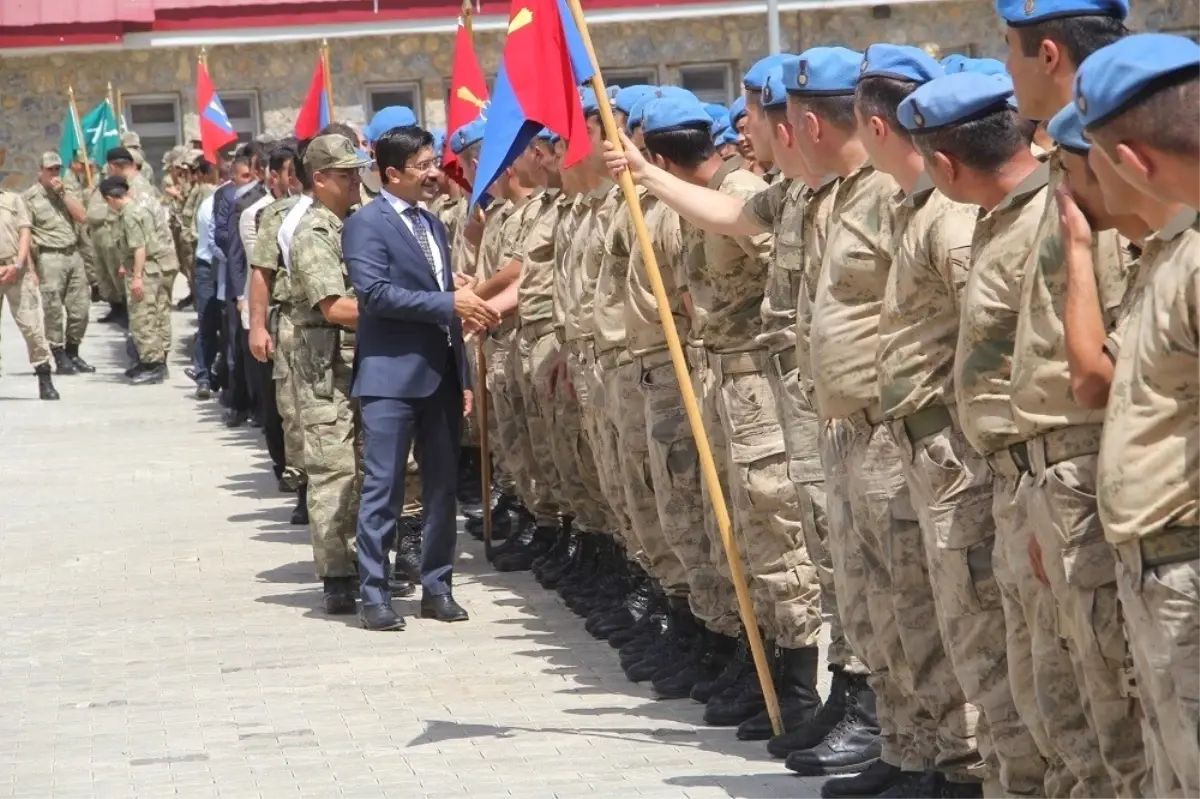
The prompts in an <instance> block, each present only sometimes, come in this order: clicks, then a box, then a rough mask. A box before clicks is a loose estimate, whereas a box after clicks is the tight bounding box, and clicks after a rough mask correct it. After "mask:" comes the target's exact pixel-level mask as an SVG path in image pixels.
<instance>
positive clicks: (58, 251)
mask: <svg viewBox="0 0 1200 799" xmlns="http://www.w3.org/2000/svg"><path fill="white" fill-rule="evenodd" d="M38 252H39V253H50V254H51V255H74V254H75V253H77V252H79V247H78V246H77V245H75V244H72V245H70V246H67V247H38Z"/></svg>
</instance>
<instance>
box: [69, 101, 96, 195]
mask: <svg viewBox="0 0 1200 799" xmlns="http://www.w3.org/2000/svg"><path fill="white" fill-rule="evenodd" d="M67 101H68V102H69V103H70V105H71V124H72V125H74V126H75V141H77V142H79V157H80V158H81V159H82V160H83V172H84V174H85V175H87V182H88V188H89V189H90V188H92V187H93V186H95V185H96V181H95V179H94V178H93V177H92V159H91V158H89V157H88V149H87V144H88V143H87V140H86V139H84V138H83V125H81V124H80V122H79V106H77V105H76V104H75V87H74V86H68V87H67Z"/></svg>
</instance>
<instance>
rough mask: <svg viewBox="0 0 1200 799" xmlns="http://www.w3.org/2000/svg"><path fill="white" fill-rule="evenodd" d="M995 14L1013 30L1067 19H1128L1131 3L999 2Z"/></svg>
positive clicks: (1124, 0)
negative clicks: (1051, 20)
mask: <svg viewBox="0 0 1200 799" xmlns="http://www.w3.org/2000/svg"><path fill="white" fill-rule="evenodd" d="M996 13H997V14H999V15H1000V17H1001V18H1002V19H1003V20H1004V21H1005V22H1007V23H1008V24H1009V25H1011V26H1012V27H1014V28H1019V27H1022V26H1024V25H1036V24H1038V23H1039V22H1045V21H1046V20H1050V19H1062V18H1064V17H1115V18H1116V19H1125V17H1127V16H1129V0H996Z"/></svg>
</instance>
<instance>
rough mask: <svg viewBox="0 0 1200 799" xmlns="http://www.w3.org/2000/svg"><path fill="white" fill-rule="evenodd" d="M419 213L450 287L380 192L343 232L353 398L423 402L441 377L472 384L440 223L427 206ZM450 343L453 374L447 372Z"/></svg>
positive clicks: (448, 256) (355, 214)
mask: <svg viewBox="0 0 1200 799" xmlns="http://www.w3.org/2000/svg"><path fill="white" fill-rule="evenodd" d="M421 214H422V216H423V218H424V220H425V225H426V227H427V228H428V229H429V230H431V231H432V232H433V244H434V246H436V247H438V248H440V249H441V253H442V264H443V265H444V268H443V272H444V274H443V283H444V285H445V286H446V287H447V289H448V290H445V291H443V290H442V289H441V288H440V287H439V286H438V284H437V281H436V280H435V279H434V277H433V270H432V269H431V268H430V266H429V261H428V260H427V259H426V258H425V254H424V253H423V252H422V251H421V245H420V244H418V243H417V239H416V237H415V236H413V234H412V233H410V232H409V230H408V226H407V225H405V224H404V222H403V221H402V220H401V219H400V216H399V215H398V214H397V213H396V211H395V209H393V208H392V207H391V206H390V205H389V204H388V201H387V199H386V198H385V197H384V196H383V195H380V196H379V197H377V198H375V200H373V201H372V202H370V203H367V204H366V205H365V206H363V207H362V208H361V209H359V210H358V212H356V213H354V214H352V215H351V216H350V218H349V219H347V220H346V225H345V228H344V229H343V230H342V252H343V254H344V256H345V259H346V266H347V267H349V270H350V280H351V282H352V283H353V284H354V294H355V296H357V297H358V331H357V335H356V337H355V338H356V340H357V346H356V348H355V350H354V382H353V385H352V388H351V396H354V397H389V398H393V399H422V398H424V397H428V396H429V395H431V394H432V393H433V392H434V391H436V390H437V388H438V386H439V385H440V383H441V381H442V379H443V378H452V379H453V378H457V379H458V380H459V383H460V385H461V387H462V388H463V389H469V388H470V387H471V373H470V367H469V366H468V365H467V358H466V352H465V350H464V348H463V337H462V324H461V323H460V322H459V320H458V317H457V316H455V314H454V293H453V292H454V279H453V276H452V271H451V266H450V248H449V246H448V245H447V242H446V228H445V226H444V225H442V223H441V221H439V220H438V219H437V218H436V217H435V216H433V215H432V214H430V213H428V212H427V211H421ZM445 328H449V331H450V337H449V341H447V337H446V330H445ZM451 348H452V349H453V355H454V359H455V361H454V362H455V364H457V371H458V374H457V375H453V374H445V372H447V369H446V365H447V363H448V362H449V357H450V354H451V353H450V350H451Z"/></svg>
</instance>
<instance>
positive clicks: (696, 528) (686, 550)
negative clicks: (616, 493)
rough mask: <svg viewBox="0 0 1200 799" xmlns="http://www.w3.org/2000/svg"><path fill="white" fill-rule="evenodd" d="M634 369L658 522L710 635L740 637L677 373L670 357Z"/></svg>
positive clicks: (641, 361)
mask: <svg viewBox="0 0 1200 799" xmlns="http://www.w3.org/2000/svg"><path fill="white" fill-rule="evenodd" d="M634 364H635V366H636V369H637V375H638V377H639V384H638V390H639V391H640V393H641V397H642V405H643V406H644V410H645V428H644V429H645V431H646V434H647V436H646V437H647V444H648V446H649V453H648V455H649V457H648V460H649V464H650V477H651V482H652V484H653V486H654V499H655V504H656V505H657V508H658V520H659V524H660V526H661V527H662V531H663V535H664V536H665V537H666V540H667V543H668V544H669V545H670V547H671V549H672V550H673V551H674V552H675V556H676V557H677V558H679V560H680V562H681V563H682V564H683V568H684V571H685V573H686V575H687V585H688V604H689V605H690V606H691V609H692V614H693V615H695V616H696V618H698V619H700V620H701V621H703V622H704V624H705V626H706V627H708V628H709V629H710V630H712V631H714V632H718V633H721V634H722V635H729V636H735V635H737V634H738V631H739V630H740V628H741V621H740V619H739V617H738V613H737V599H736V597H735V595H734V592H733V584H732V583H731V582H730V581H729V578H728V577H726V576H724V575H722V573H721V570H720V568H719V567H718V564H719V563H721V562H723V561H724V560H725V551H724V549H722V548H721V547H720V546H717V547H715V548H714V546H713V542H712V540H711V539H710V538H709V536H708V535H707V534H706V533H705V527H704V524H705V522H704V515H705V506H704V504H703V493H704V489H703V487H702V485H701V484H702V483H703V480H702V478H701V473H700V458H699V455H698V454H697V452H696V440H695V438H693V437H692V430H691V426H690V425H689V424H688V419H687V412H686V411H685V410H684V406H683V393H682V392H681V391H680V388H679V378H678V377H677V376H676V374H675V367H674V365H672V363H671V359H670V356H669V354H668V353H667V352H665V351H664V352H660V353H654V354H652V355H646V356H642V357H640V358H637V359H635V361H634ZM626 413H630V412H629V411H628V410H626Z"/></svg>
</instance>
